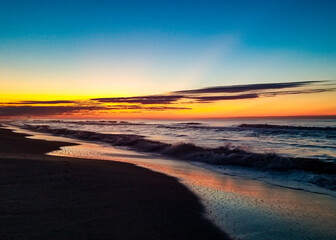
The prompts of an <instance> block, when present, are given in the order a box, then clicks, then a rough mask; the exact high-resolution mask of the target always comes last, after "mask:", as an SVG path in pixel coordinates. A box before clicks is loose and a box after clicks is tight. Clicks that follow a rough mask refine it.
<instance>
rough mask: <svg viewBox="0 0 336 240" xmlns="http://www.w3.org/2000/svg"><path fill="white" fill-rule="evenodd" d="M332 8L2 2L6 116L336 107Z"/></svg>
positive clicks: (221, 113)
mask: <svg viewBox="0 0 336 240" xmlns="http://www.w3.org/2000/svg"><path fill="white" fill-rule="evenodd" d="M335 10H336V1H329V0H324V1H309V0H306V1H271V0H270V1H195V0H194V1H183V0H180V1H173V0H170V1H104V0H96V1H89V0H81V1H75V0H67V1H63V0H60V1H46V0H45V1H42V0H36V1H16V0H11V1H7V0H2V1H0V117H1V118H7V117H36V118H41V117H47V118H51V117H56V118H91V117H92V118H220V117H243V116H256V117H258V116H303V115H305V116H306V115H336V92H335V89H336V81H335V80H336V44H335V43H336V14H335ZM209 89H210V90H209Z"/></svg>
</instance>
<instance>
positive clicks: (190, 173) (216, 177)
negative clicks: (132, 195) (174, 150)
mask: <svg viewBox="0 0 336 240" xmlns="http://www.w3.org/2000/svg"><path fill="white" fill-rule="evenodd" d="M34 138H43V139H47V140H48V139H50V140H58V141H62V140H63V141H65V140H67V141H69V139H65V138H59V137H53V136H46V135H39V134H37V135H35V136H34ZM71 141H72V142H77V143H79V144H81V145H77V146H69V147H63V148H62V149H61V150H59V151H55V152H52V153H50V154H51V155H57V156H71V157H81V158H95V159H103V160H113V161H121V162H128V163H133V164H136V165H139V166H141V167H146V168H149V169H151V170H153V171H158V172H161V173H165V174H168V175H171V176H174V177H176V178H178V179H179V180H180V181H181V182H182V183H183V184H185V185H186V186H187V187H189V188H190V189H191V190H192V191H193V192H194V193H195V194H197V196H198V197H199V198H200V199H201V201H202V202H203V204H204V205H205V207H206V211H207V217H209V218H210V219H211V220H213V221H214V222H215V223H216V224H217V225H219V226H220V227H221V228H223V229H224V230H225V231H227V232H228V233H229V234H231V235H232V236H234V237H236V238H237V239H252V240H255V239H258V240H262V239H284V240H285V239H286V240H290V239H335V238H336V201H335V198H333V197H330V196H328V195H322V194H315V193H310V192H305V191H300V190H294V189H289V188H284V187H277V186H273V185H270V184H267V183H263V182H261V181H257V180H251V179H245V178H241V177H232V176H228V175H224V174H220V173H216V172H212V171H210V170H207V169H203V168H201V167H198V166H194V165H191V164H189V163H187V162H183V161H174V160H169V159H162V158H158V157H153V156H148V155H143V154H139V153H133V152H129V151H126V150H120V149H114V148H111V147H110V146H107V145H106V146H104V145H100V144H94V143H85V142H80V141H73V140H71ZM163 187H164V186H163ZM186 204H187V203H186Z"/></svg>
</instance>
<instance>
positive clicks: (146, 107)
mask: <svg viewBox="0 0 336 240" xmlns="http://www.w3.org/2000/svg"><path fill="white" fill-rule="evenodd" d="M330 91H336V82H335V81H303V82H287V83H263V84H247V85H233V86H217V87H209V88H201V89H190V90H182V91H175V92H171V93H166V94H157V95H148V96H130V97H107V98H92V99H89V100H79V101H69V100H51V101H35V100H30V101H16V102H3V103H0V117H12V116H52V115H71V114H74V115H76V114H84V115H85V114H88V115H90V114H95V115H97V114H100V113H112V112H113V113H115V112H137V113H139V112H151V111H152V112H154V111H168V110H191V109H194V108H195V105H194V104H196V103H199V104H211V103H214V102H218V101H235V100H244V99H256V98H265V97H276V96H279V95H293V94H313V93H322V92H330ZM181 104H182V105H181Z"/></svg>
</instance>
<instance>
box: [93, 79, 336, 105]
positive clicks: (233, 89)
mask: <svg viewBox="0 0 336 240" xmlns="http://www.w3.org/2000/svg"><path fill="white" fill-rule="evenodd" d="M330 82H331V81H324V80H323V81H302V82H287V83H263V84H248V85H232V86H217V87H209V88H200V89H190V90H182V91H175V92H172V93H170V94H162V95H152V96H136V97H121V98H116V97H114V98H93V99H91V100H93V101H97V102H99V103H128V104H133V103H138V104H163V105H166V104H177V103H178V101H179V100H188V103H211V102H216V101H225V100H242V99H253V98H259V97H275V96H277V95H292V94H309V93H321V92H328V91H334V90H335V88H331V87H330ZM327 83H328V84H327ZM332 84H333V85H335V84H334V83H332ZM324 85H325V86H324ZM323 86H324V88H323ZM304 87H306V88H304ZM283 89H287V90H283ZM269 90H271V91H269ZM276 90H279V91H276Z"/></svg>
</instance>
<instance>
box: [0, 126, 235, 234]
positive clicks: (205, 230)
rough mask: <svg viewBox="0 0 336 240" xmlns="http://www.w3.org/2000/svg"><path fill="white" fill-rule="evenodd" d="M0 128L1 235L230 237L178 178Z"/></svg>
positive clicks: (63, 144) (67, 144) (68, 144)
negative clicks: (65, 151)
mask: <svg viewBox="0 0 336 240" xmlns="http://www.w3.org/2000/svg"><path fill="white" fill-rule="evenodd" d="M25 136H26V135H24V134H19V133H13V132H12V131H11V130H8V129H3V128H1V129H0V186H1V190H0V192H1V194H0V203H1V204H0V239H229V237H228V236H227V235H226V234H225V233H223V232H222V231H221V230H219V228H217V227H216V226H214V225H213V224H212V223H211V222H210V221H209V220H207V219H206V218H205V217H204V207H203V206H202V204H201V202H200V201H199V199H198V198H197V197H196V196H195V195H194V194H193V193H192V192H191V191H190V190H188V189H187V188H186V187H185V186H183V185H182V184H181V183H179V182H178V181H177V179H175V178H173V177H170V176H167V175H164V174H161V173H157V172H153V171H150V170H148V169H145V168H141V167H138V166H135V165H133V164H129V163H121V162H113V161H101V160H92V159H78V158H69V157H56V156H47V155H45V154H46V153H48V152H50V151H53V150H57V149H59V148H60V147H61V146H70V145H72V144H71V143H64V142H55V141H53V142H52V141H44V140H36V139H28V138H25Z"/></svg>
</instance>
